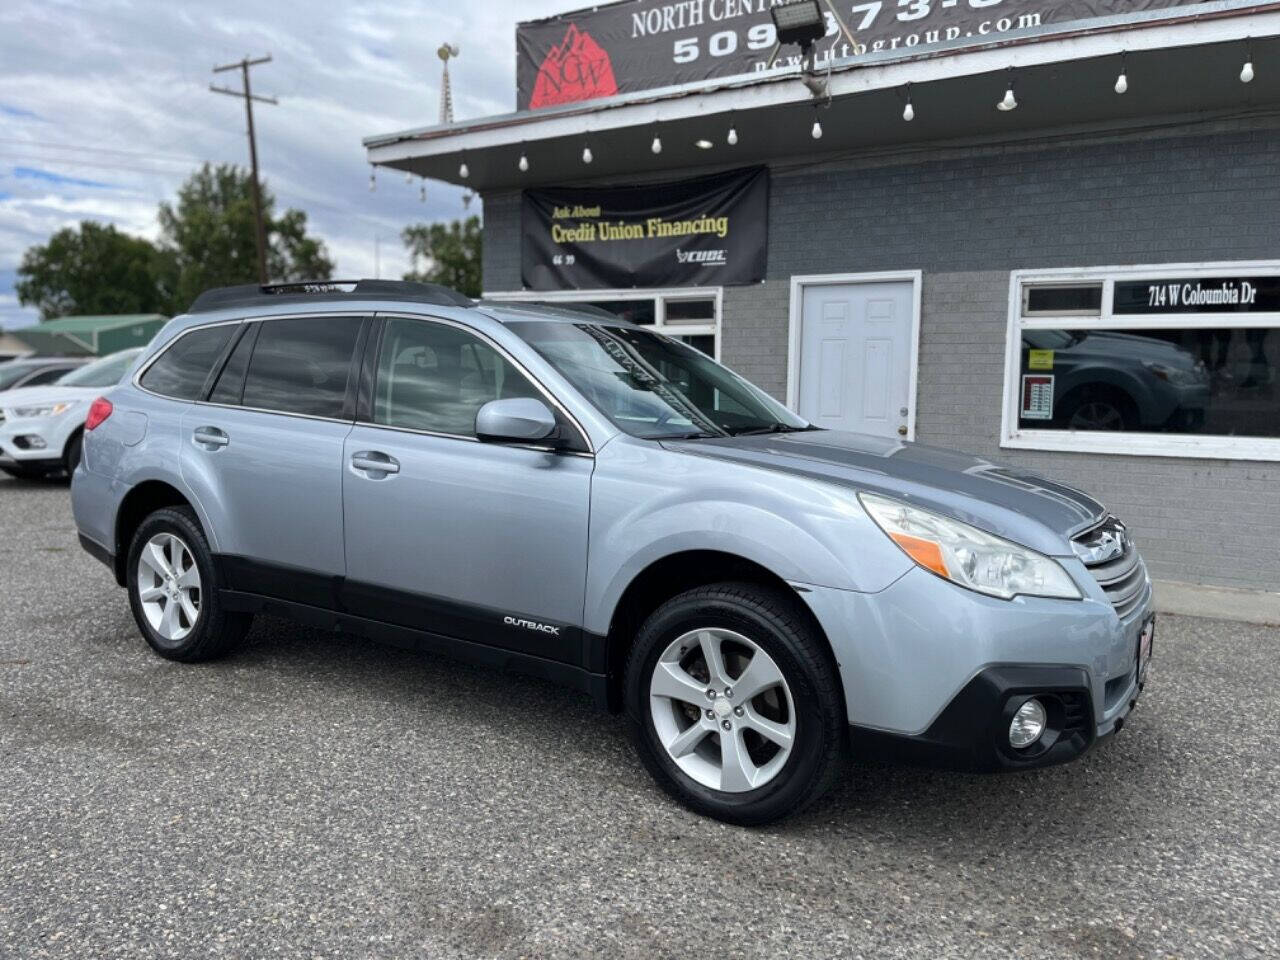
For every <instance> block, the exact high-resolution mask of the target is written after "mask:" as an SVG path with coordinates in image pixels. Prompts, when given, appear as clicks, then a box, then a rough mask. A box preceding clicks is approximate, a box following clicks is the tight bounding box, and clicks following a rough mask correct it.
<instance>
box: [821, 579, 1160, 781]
mask: <svg viewBox="0 0 1280 960" xmlns="http://www.w3.org/2000/svg"><path fill="white" fill-rule="evenodd" d="M1085 576H1087V574H1085ZM798 589H799V590H800V596H801V597H802V598H803V599H804V601H805V602H806V603H807V604H808V606H809V608H810V610H812V612H813V614H814V615H815V616H816V617H817V619H818V622H819V623H820V624H821V625H822V627H823V630H824V631H825V632H826V634H827V637H828V638H829V639H830V641H831V645H832V648H833V650H834V652H835V655H836V660H837V662H838V664H839V667H840V674H841V680H842V683H843V686H844V694H845V703H846V705H847V709H848V715H849V723H850V726H851V728H852V730H851V733H852V740H853V743H854V745H855V752H858V753H862V754H884V755H887V756H890V757H892V758H895V759H902V760H909V761H913V762H921V763H928V764H932V765H940V766H948V767H953V768H960V769H968V770H979V771H993V770H1016V769H1027V768H1032V767H1041V766H1047V765H1050V764H1054V763H1062V762H1065V761H1067V760H1071V759H1074V758H1075V757H1077V756H1079V755H1080V754H1081V753H1083V752H1084V751H1085V750H1087V749H1088V748H1089V746H1090V745H1092V744H1093V743H1094V742H1095V740H1097V739H1098V738H1099V737H1102V736H1106V735H1107V734H1110V733H1113V732H1115V731H1116V730H1118V729H1119V728H1120V727H1121V726H1122V725H1123V723H1124V718H1125V717H1126V716H1127V715H1128V713H1129V711H1130V710H1131V709H1132V708H1133V706H1134V704H1135V703H1136V701H1137V697H1138V694H1139V693H1140V691H1141V688H1142V679H1143V678H1142V677H1140V676H1139V664H1138V656H1139V644H1140V643H1142V644H1143V648H1144V651H1145V654H1144V656H1149V654H1150V644H1151V636H1152V631H1153V630H1154V620H1153V618H1152V615H1151V612H1150V611H1151V596H1150V588H1149V587H1148V588H1146V590H1145V596H1144V598H1143V601H1142V602H1141V603H1140V604H1139V605H1138V607H1137V608H1136V609H1135V610H1133V611H1132V612H1131V613H1130V614H1129V615H1128V616H1126V617H1125V618H1124V619H1123V620H1121V619H1120V618H1119V617H1118V616H1117V615H1116V611H1115V609H1114V608H1113V607H1112V606H1111V604H1110V603H1108V602H1106V601H1105V600H1102V599H1097V598H1086V599H1084V600H1074V601H1067V600H1048V599H1042V598H1038V597H1017V598H1015V599H1013V600H1001V599H998V598H994V597H988V596H984V595H982V594H978V593H974V592H972V591H969V590H965V589H963V588H961V587H957V586H955V585H953V584H950V583H947V582H945V581H943V580H941V579H939V578H938V577H935V576H934V575H933V574H931V573H928V572H926V571H924V570H921V569H914V570H912V571H910V572H908V573H907V574H906V575H905V576H903V577H902V578H901V579H900V580H898V581H897V582H895V583H894V584H893V585H892V586H890V587H888V588H887V589H885V590H883V591H881V592H879V593H874V594H864V593H854V592H852V591H847V590H836V589H832V588H828V587H815V586H807V585H805V586H800V585H798ZM850 625H856V626H853V627H851V626H850ZM1144 662H1145V661H1144ZM1020 711H1021V712H1020ZM1015 721H1016V724H1015Z"/></svg>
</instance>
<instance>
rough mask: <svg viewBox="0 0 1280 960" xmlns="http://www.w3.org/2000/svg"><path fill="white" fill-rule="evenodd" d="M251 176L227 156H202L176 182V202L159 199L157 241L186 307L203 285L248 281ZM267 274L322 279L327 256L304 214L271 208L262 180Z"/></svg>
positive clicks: (328, 271) (329, 266)
mask: <svg viewBox="0 0 1280 960" xmlns="http://www.w3.org/2000/svg"><path fill="white" fill-rule="evenodd" d="M252 191H253V184H252V182H251V180H250V175H249V173H248V172H247V171H244V170H241V169H240V168H239V167H236V166H234V165H231V164H220V165H219V166H216V167H214V166H211V165H210V164H207V163H206V164H205V165H204V166H203V167H201V168H200V169H199V170H197V171H196V172H195V173H193V174H192V175H191V176H190V177H189V178H188V179H187V181H186V183H184V184H183V185H182V187H181V188H180V189H179V190H178V200H177V203H176V204H170V203H162V204H160V236H161V245H162V247H163V248H164V249H166V250H168V251H171V253H172V255H173V258H174V262H175V263H176V265H177V271H178V281H177V289H176V296H175V299H176V301H177V304H178V306H179V307H180V308H182V309H186V308H187V307H188V306H190V304H191V301H192V300H194V299H195V298H196V296H198V295H199V294H200V293H201V292H202V291H204V290H207V289H209V288H210V287H224V286H230V285H232V284H237V283H256V282H257V279H258V254H257V247H256V243H255V239H254V234H255V232H256V227H255V224H254V219H253V192H252ZM262 218H263V223H264V225H265V228H266V234H267V273H268V274H269V277H270V279H271V280H276V281H280V280H327V279H329V278H330V276H332V274H333V261H332V260H330V259H329V255H328V251H327V250H326V249H325V245H324V243H323V242H322V241H320V240H318V239H316V238H314V237H312V236H309V235H308V234H307V215H306V214H305V213H303V212H302V211H301V210H294V209H289V210H286V211H285V212H284V213H283V214H281V215H280V216H279V217H276V216H275V197H274V196H272V194H271V191H269V190H268V189H267V188H266V185H265V184H264V185H263V187H262Z"/></svg>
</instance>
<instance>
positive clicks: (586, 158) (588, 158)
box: [582, 147, 595, 163]
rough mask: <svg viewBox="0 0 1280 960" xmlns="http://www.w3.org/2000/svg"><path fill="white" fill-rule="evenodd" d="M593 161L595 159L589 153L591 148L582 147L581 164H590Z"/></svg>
mask: <svg viewBox="0 0 1280 960" xmlns="http://www.w3.org/2000/svg"><path fill="white" fill-rule="evenodd" d="M594 159H595V157H594V156H593V155H592V153H591V148H590V147H583V148H582V162H583V163H590V162H591V161H592V160H594Z"/></svg>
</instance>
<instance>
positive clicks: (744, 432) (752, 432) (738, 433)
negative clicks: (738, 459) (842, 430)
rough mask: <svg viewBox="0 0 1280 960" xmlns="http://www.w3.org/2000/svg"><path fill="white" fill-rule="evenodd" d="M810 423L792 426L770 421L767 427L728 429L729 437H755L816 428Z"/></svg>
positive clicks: (800, 431)
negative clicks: (803, 425) (802, 425)
mask: <svg viewBox="0 0 1280 960" xmlns="http://www.w3.org/2000/svg"><path fill="white" fill-rule="evenodd" d="M816 429H817V428H816V427H814V426H813V425H812V424H810V425H809V426H805V427H793V426H792V425H791V424H789V423H771V424H769V425H768V426H767V427H742V428H740V429H737V430H734V429H732V428H731V429H730V430H729V436H731V437H756V436H761V435H763V434H766V433H802V432H804V431H806V430H816Z"/></svg>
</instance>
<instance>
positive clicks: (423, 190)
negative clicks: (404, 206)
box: [418, 183, 427, 203]
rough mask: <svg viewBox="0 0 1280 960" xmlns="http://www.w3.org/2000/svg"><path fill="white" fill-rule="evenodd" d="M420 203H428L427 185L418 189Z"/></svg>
mask: <svg viewBox="0 0 1280 960" xmlns="http://www.w3.org/2000/svg"><path fill="white" fill-rule="evenodd" d="M418 202H419V203H426V202H427V185H426V184H425V183H424V184H423V185H422V186H420V187H419V188H418Z"/></svg>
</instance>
